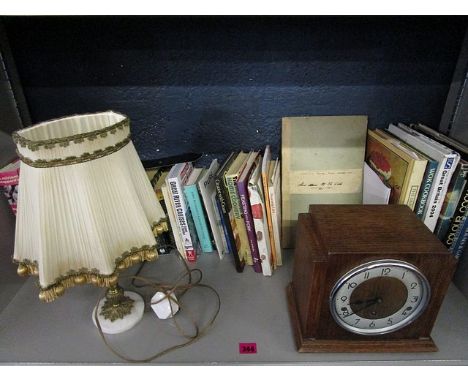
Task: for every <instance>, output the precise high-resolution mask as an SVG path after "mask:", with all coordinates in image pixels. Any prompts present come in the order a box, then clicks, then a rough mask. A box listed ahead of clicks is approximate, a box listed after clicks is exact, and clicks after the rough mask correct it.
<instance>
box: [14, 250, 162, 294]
mask: <svg viewBox="0 0 468 382" xmlns="http://www.w3.org/2000/svg"><path fill="white" fill-rule="evenodd" d="M158 256H159V255H158V252H157V250H156V246H149V245H144V246H143V247H141V248H132V249H131V250H130V251H127V252H124V253H123V254H122V255H121V256H120V257H118V258H117V259H115V265H116V270H115V271H114V272H113V273H112V274H110V275H102V274H100V273H99V271H98V270H97V269H87V268H82V269H80V270H78V271H75V270H70V271H69V272H68V273H67V274H66V275H64V276H61V277H58V278H57V279H55V281H54V283H53V284H52V285H50V286H48V287H47V288H41V291H40V293H39V299H40V300H41V301H44V302H51V301H54V300H55V299H56V298H57V297H60V296H61V295H63V294H64V293H65V290H66V289H68V288H70V287H73V286H75V285H81V284H93V285H96V286H98V287H106V288H108V287H110V286H112V285H115V284H116V283H117V278H118V273H119V272H120V271H122V270H124V269H126V268H129V267H131V266H132V265H135V264H138V263H141V262H143V261H153V260H156V259H157V258H158ZM18 263H19V265H18V274H19V275H21V276H28V275H37V274H38V264H37V262H36V261H30V260H23V261H20V262H18Z"/></svg>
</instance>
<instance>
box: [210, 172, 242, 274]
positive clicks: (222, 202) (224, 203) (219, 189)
mask: <svg viewBox="0 0 468 382" xmlns="http://www.w3.org/2000/svg"><path fill="white" fill-rule="evenodd" d="M215 184H216V195H217V197H218V202H219V206H220V207H221V211H222V214H221V218H222V222H223V228H224V229H225V233H226V234H227V242H228V245H229V249H230V250H231V253H232V255H233V257H234V264H235V265H236V270H237V272H239V273H240V272H242V271H243V270H244V266H245V261H244V260H243V259H241V258H240V257H239V254H238V252H237V246H236V240H235V237H234V232H233V231H232V227H231V224H230V216H229V215H230V213H231V212H230V211H231V208H232V206H231V205H230V200H229V198H228V197H227V192H226V190H225V189H224V187H223V185H224V179H223V178H216V182H215Z"/></svg>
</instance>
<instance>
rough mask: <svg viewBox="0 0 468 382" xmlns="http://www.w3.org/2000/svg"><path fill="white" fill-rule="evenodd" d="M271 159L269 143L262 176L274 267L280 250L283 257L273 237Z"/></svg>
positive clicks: (262, 167)
mask: <svg viewBox="0 0 468 382" xmlns="http://www.w3.org/2000/svg"><path fill="white" fill-rule="evenodd" d="M270 161H271V150H270V146H269V145H267V146H266V147H265V151H264V153H263V159H262V163H261V177H262V186H263V195H264V199H265V210H266V218H267V223H268V236H269V238H270V251H271V256H272V258H273V261H272V263H273V269H275V268H276V266H277V265H281V264H278V260H277V257H278V254H277V251H279V252H280V253H279V257H280V258H281V248H276V246H275V239H274V237H273V220H272V217H271V208H270V193H269V191H268V187H269V181H270V179H269V177H268V170H269V168H270ZM280 263H281V261H280Z"/></svg>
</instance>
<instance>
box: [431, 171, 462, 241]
mask: <svg viewBox="0 0 468 382" xmlns="http://www.w3.org/2000/svg"><path fill="white" fill-rule="evenodd" d="M467 173H468V163H459V164H458V166H457V169H456V171H455V173H454V174H453V176H452V180H451V182H450V184H449V187H448V189H447V193H446V194H445V200H444V203H443V205H442V209H441V211H440V215H439V221H438V222H437V226H436V229H435V231H434V233H435V234H436V236H437V237H438V238H439V240H443V238H444V237H445V235H446V234H447V230H448V229H449V227H450V222H451V220H452V218H453V215H454V214H455V211H456V208H457V205H458V202H459V201H460V197H461V195H462V192H463V189H464V187H465V183H466V176H467Z"/></svg>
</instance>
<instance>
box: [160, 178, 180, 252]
mask: <svg viewBox="0 0 468 382" xmlns="http://www.w3.org/2000/svg"><path fill="white" fill-rule="evenodd" d="M161 191H162V193H163V196H164V199H165V200H166V208H167V215H168V216H169V224H170V227H171V230H170V231H171V233H172V237H173V239H174V242H175V245H176V248H177V250H178V251H179V252H180V254H181V255H182V256H184V257H185V255H186V254H185V248H184V245H183V243H182V239H181V237H180V234H179V230H178V227H177V222H176V217H175V213H174V207H173V203H172V202H171V199H170V197H169V192H168V189H167V184H164V185H163V186H162V187H161Z"/></svg>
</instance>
